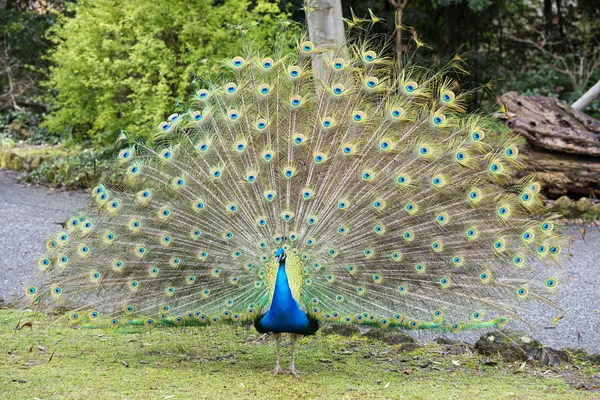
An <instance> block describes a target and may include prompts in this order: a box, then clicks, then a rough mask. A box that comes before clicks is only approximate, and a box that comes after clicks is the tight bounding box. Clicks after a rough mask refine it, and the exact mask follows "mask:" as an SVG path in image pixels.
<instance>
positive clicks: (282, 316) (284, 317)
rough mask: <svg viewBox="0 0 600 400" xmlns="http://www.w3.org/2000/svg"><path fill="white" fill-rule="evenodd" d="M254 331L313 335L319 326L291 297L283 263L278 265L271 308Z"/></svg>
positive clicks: (260, 319) (259, 320)
mask: <svg viewBox="0 0 600 400" xmlns="http://www.w3.org/2000/svg"><path fill="white" fill-rule="evenodd" d="M255 327H256V330H257V331H259V332H261V333H267V332H273V333H283V332H287V333H297V334H300V335H313V334H314V333H315V332H316V331H317V330H318V329H319V324H318V322H317V321H316V320H314V319H311V318H309V316H308V315H307V314H306V313H305V312H303V311H302V310H301V309H300V306H299V305H298V302H297V301H296V300H295V299H294V297H293V296H292V291H291V289H290V285H289V282H288V277H287V274H286V272H285V262H284V261H282V262H281V263H280V264H279V269H278V271H277V280H276V282H275V291H274V294H273V301H272V303H271V308H270V309H269V311H267V313H266V314H265V315H263V316H262V317H261V318H259V319H258V320H257V321H256V323H255Z"/></svg>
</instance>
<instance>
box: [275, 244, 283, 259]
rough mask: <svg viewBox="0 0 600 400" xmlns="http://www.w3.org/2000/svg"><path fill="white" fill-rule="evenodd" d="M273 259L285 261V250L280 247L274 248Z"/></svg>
mask: <svg viewBox="0 0 600 400" xmlns="http://www.w3.org/2000/svg"><path fill="white" fill-rule="evenodd" d="M275 260H277V262H279V263H283V262H284V261H285V250H283V248H282V247H280V248H278V249H277V250H275Z"/></svg>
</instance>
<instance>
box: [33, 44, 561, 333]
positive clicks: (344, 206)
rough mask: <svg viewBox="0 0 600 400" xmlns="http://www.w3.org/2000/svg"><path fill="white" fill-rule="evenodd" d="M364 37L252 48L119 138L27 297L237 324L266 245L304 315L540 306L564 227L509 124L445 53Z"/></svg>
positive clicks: (481, 323) (107, 315)
mask: <svg viewBox="0 0 600 400" xmlns="http://www.w3.org/2000/svg"><path fill="white" fill-rule="evenodd" d="M371 42H372V40H363V41H355V42H352V43H354V44H352V43H350V44H347V45H346V46H345V47H336V46H329V47H323V48H318V47H317V46H315V45H314V44H313V43H312V42H310V41H308V40H306V39H305V38H301V39H299V40H298V43H297V45H296V46H295V47H294V49H293V50H291V51H289V50H285V47H282V49H280V50H274V52H273V54H271V55H266V54H259V53H258V52H257V51H255V50H250V51H248V53H247V54H245V55H244V56H243V57H242V56H238V57H233V58H232V59H230V60H227V61H226V62H224V63H223V67H224V68H227V70H228V73H227V74H224V77H227V79H224V80H223V81H216V82H206V83H205V84H204V86H203V87H201V88H199V89H198V90H197V91H196V92H195V93H194V94H193V96H192V97H191V100H190V101H189V103H188V106H187V107H188V108H187V109H186V110H185V111H184V112H181V113H179V114H173V115H171V116H169V117H168V118H167V120H166V121H164V122H162V123H161V124H160V125H159V126H158V127H157V129H156V131H155V134H154V136H153V139H152V140H151V141H147V142H143V141H139V140H135V139H132V138H127V136H126V135H122V136H121V137H120V138H119V140H120V143H127V146H126V147H125V148H124V149H122V150H121V151H120V153H119V154H118V157H117V160H116V161H115V164H116V168H119V169H120V170H122V172H123V175H124V177H123V183H122V184H119V185H110V184H106V185H98V186H97V187H95V188H94V189H93V190H92V198H91V202H90V205H89V207H88V208H87V209H85V210H83V211H80V212H78V213H77V214H75V215H74V216H73V217H72V218H71V219H69V220H68V221H67V223H66V227H65V229H64V231H62V232H60V233H58V234H57V235H56V236H53V237H52V238H50V240H49V241H48V243H47V251H46V254H45V255H44V256H43V257H42V258H40V259H39V267H40V269H41V271H42V272H43V275H44V278H43V284H42V285H41V287H39V288H38V287H35V286H30V287H28V288H26V293H27V294H28V295H29V296H30V297H31V299H32V300H34V301H35V302H36V303H37V304H40V305H42V306H47V307H50V308H64V307H67V308H69V309H71V310H74V311H72V312H70V313H69V314H70V318H71V319H72V320H74V321H81V322H83V323H86V324H89V323H91V324H97V325H102V324H106V326H109V325H110V326H117V327H127V326H131V325H132V326H143V325H147V326H153V325H157V324H167V325H181V324H188V325H194V324H211V323H218V322H223V321H229V322H234V321H250V320H253V319H255V318H256V317H257V316H258V315H260V314H261V313H263V312H264V311H265V310H267V309H268V308H269V306H270V302H271V300H272V297H273V288H274V283H275V279H276V275H277V267H278V263H277V261H276V260H275V258H274V255H273V253H274V251H275V250H276V249H277V248H279V247H283V248H284V249H286V253H287V255H288V257H287V261H286V272H287V275H288V279H289V282H290V288H291V290H292V294H293V297H294V298H295V299H296V300H297V301H298V303H299V304H300V306H301V307H302V308H303V309H305V310H306V311H307V312H308V313H309V314H310V315H311V316H312V317H313V318H315V319H317V320H320V321H328V322H331V323H342V324H362V323H364V324H372V325H378V326H381V327H386V326H399V327H403V328H408V329H422V328H436V329H438V330H440V331H454V332H457V331H460V330H462V329H466V328H474V327H489V326H495V325H499V326H503V325H504V324H505V323H506V322H507V321H508V319H509V318H518V319H520V318H522V317H521V316H522V311H523V309H524V308H525V307H526V306H527V305H528V303H529V302H532V301H533V302H537V303H542V304H544V305H547V306H549V307H555V305H554V304H553V303H552V301H551V300H550V298H551V294H552V292H553V291H555V290H556V287H557V284H558V281H559V278H558V275H560V274H559V273H560V268H558V263H557V262H556V260H557V259H558V258H559V255H560V253H561V246H560V243H561V241H562V239H561V236H560V235H559V234H558V233H557V232H556V229H555V228H556V223H555V221H554V220H555V216H552V215H550V214H549V212H548V211H547V209H546V208H545V207H544V198H543V196H542V195H541V194H540V185H539V183H537V182H536V181H535V179H534V177H533V176H528V177H525V178H523V179H521V180H520V181H518V182H516V183H515V181H514V178H513V177H514V175H515V172H516V171H517V170H519V169H521V168H523V162H522V159H521V157H520V156H519V154H518V153H519V151H518V146H519V144H520V140H519V138H518V137H516V136H515V135H514V134H513V133H511V132H510V131H508V130H507V129H506V128H504V126H502V125H501V124H500V123H498V122H497V121H495V120H494V119H492V118H491V117H488V116H485V115H481V114H469V113H466V112H465V100H466V97H467V94H466V93H461V92H460V91H458V88H457V87H456V84H455V82H454V80H452V79H450V78H449V75H448V73H449V72H451V68H450V67H448V68H438V69H435V70H434V69H426V68H423V67H420V66H418V65H410V64H409V65H407V66H405V67H404V68H403V69H402V70H397V69H396V63H395V60H393V59H391V58H388V57H387V56H385V55H383V54H384V53H383V50H382V49H377V47H375V46H371V45H370V44H371ZM315 60H318V61H319V64H320V65H321V66H322V67H323V68H324V69H323V71H321V72H320V73H319V75H318V77H317V76H316V74H314V73H313V69H312V65H313V62H314V61H315ZM540 272H541V273H543V274H545V279H541V280H540V279H539V274H540Z"/></svg>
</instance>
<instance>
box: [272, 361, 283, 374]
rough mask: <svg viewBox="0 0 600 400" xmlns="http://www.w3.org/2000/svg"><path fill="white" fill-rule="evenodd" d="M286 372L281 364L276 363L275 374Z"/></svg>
mask: <svg viewBox="0 0 600 400" xmlns="http://www.w3.org/2000/svg"><path fill="white" fill-rule="evenodd" d="M283 374H285V371H283V370H282V369H281V367H280V366H279V363H277V364H275V368H273V375H283Z"/></svg>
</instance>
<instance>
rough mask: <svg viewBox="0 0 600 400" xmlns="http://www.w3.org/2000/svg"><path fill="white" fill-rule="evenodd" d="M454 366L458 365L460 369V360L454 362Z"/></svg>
mask: <svg viewBox="0 0 600 400" xmlns="http://www.w3.org/2000/svg"><path fill="white" fill-rule="evenodd" d="M452 364H454V365H456V366H457V367H460V361H458V360H452Z"/></svg>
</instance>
